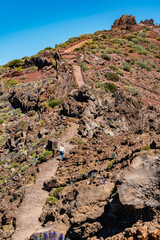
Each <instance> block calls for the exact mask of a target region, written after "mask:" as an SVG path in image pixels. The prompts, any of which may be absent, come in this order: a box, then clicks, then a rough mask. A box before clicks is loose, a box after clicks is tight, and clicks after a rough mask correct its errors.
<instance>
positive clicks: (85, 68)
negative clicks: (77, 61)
mask: <svg viewBox="0 0 160 240" xmlns="http://www.w3.org/2000/svg"><path fill="white" fill-rule="evenodd" d="M81 67H82V70H83V71H84V72H85V71H86V70H87V69H88V67H87V65H86V64H85V63H81Z"/></svg>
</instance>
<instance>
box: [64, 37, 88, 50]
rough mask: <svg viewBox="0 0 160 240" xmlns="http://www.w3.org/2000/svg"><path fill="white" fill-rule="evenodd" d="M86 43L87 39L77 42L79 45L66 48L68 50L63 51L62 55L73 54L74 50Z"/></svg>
mask: <svg viewBox="0 0 160 240" xmlns="http://www.w3.org/2000/svg"><path fill="white" fill-rule="evenodd" d="M86 42H89V39H87V40H84V41H82V42H79V43H77V44H75V45H74V46H72V47H70V48H68V49H65V50H64V53H69V52H73V51H74V49H75V48H79V47H81V46H82V45H83V44H85V43H86Z"/></svg>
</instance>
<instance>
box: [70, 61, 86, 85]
mask: <svg viewBox="0 0 160 240" xmlns="http://www.w3.org/2000/svg"><path fill="white" fill-rule="evenodd" d="M73 75H74V79H75V81H76V82H77V84H78V87H79V88H80V87H82V86H83V85H85V82H84V79H83V75H82V71H81V67H80V66H79V65H73Z"/></svg>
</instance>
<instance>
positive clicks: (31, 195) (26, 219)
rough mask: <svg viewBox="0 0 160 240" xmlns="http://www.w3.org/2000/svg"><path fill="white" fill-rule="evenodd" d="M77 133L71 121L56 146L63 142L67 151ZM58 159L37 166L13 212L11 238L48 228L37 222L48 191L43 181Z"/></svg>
mask: <svg viewBox="0 0 160 240" xmlns="http://www.w3.org/2000/svg"><path fill="white" fill-rule="evenodd" d="M76 133H77V124H75V123H72V125H71V127H70V128H69V129H68V130H67V132H66V133H65V134H64V135H63V136H62V137H61V138H60V139H59V140H58V146H59V145H60V144H62V143H63V144H64V146H65V150H66V153H68V152H69V151H70V150H71V149H72V148H73V147H74V145H71V144H69V142H68V140H69V138H70V137H73V136H75V135H76ZM57 167H58V161H57V160H56V158H53V159H52V160H50V161H48V162H46V163H43V164H41V165H40V166H39V173H38V174H37V176H36V183H35V184H33V185H29V186H27V187H26V193H25V197H24V200H23V202H22V205H21V206H20V207H19V208H18V209H17V211H16V212H15V217H16V230H15V233H14V234H13V236H12V240H25V239H26V238H28V237H30V236H31V235H32V234H33V233H35V232H43V231H47V230H50V229H47V228H43V227H42V226H41V223H40V222H39V220H38V219H39V217H40V215H41V212H42V208H43V206H44V204H45V200H46V198H47V197H48V192H47V191H44V190H43V189H42V188H43V183H44V181H46V180H48V179H50V178H51V177H52V176H53V175H54V174H55V173H56V170H57Z"/></svg>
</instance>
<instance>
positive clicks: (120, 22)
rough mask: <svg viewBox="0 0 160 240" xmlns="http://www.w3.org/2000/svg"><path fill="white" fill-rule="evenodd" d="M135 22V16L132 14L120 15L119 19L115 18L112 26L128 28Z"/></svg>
mask: <svg viewBox="0 0 160 240" xmlns="http://www.w3.org/2000/svg"><path fill="white" fill-rule="evenodd" d="M135 24H137V22H136V20H135V17H133V16H132V15H126V14H124V15H122V16H121V17H120V19H117V20H115V22H114V24H113V25H112V28H117V27H118V28H120V29H130V28H131V26H132V25H135Z"/></svg>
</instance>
